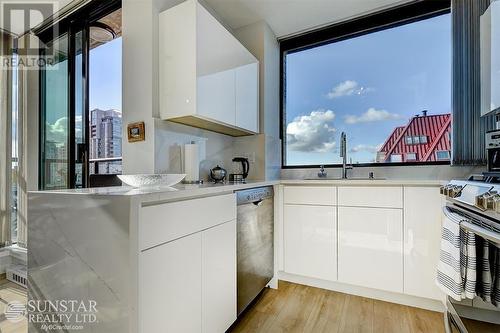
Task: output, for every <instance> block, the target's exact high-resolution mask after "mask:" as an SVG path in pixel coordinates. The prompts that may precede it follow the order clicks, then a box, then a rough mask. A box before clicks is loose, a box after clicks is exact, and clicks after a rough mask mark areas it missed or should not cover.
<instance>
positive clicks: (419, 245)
mask: <svg viewBox="0 0 500 333" xmlns="http://www.w3.org/2000/svg"><path fill="white" fill-rule="evenodd" d="M404 194H405V195H404V198H405V199H404V201H405V203H404V207H405V208H404V217H405V219H404V220H405V228H404V292H405V293H406V294H409V295H413V296H420V297H426V298H433V299H437V300H441V299H442V297H443V296H442V293H441V291H440V290H439V288H438V287H437V286H436V284H435V282H434V281H435V277H436V266H437V263H438V261H439V250H440V244H441V217H442V211H441V195H440V194H439V189H438V188H437V187H405V192H404Z"/></svg>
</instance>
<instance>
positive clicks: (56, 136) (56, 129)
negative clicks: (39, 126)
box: [46, 117, 68, 143]
mask: <svg viewBox="0 0 500 333" xmlns="http://www.w3.org/2000/svg"><path fill="white" fill-rule="evenodd" d="M46 129H47V134H46V135H47V141H51V142H58V143H62V142H66V135H67V133H68V118H67V117H62V118H59V119H57V120H56V121H55V122H54V123H53V124H50V123H47V125H46Z"/></svg>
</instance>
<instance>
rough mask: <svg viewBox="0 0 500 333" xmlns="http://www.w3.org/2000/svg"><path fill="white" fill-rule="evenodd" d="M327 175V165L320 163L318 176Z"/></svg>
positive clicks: (323, 176) (324, 176)
mask: <svg viewBox="0 0 500 333" xmlns="http://www.w3.org/2000/svg"><path fill="white" fill-rule="evenodd" d="M326 176H327V173H326V170H325V166H324V165H320V166H319V172H318V177H319V178H326Z"/></svg>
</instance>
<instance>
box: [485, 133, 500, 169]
mask: <svg viewBox="0 0 500 333" xmlns="http://www.w3.org/2000/svg"><path fill="white" fill-rule="evenodd" d="M485 142H486V152H487V157H488V172H500V130H493V131H489V132H487V133H486V140H485Z"/></svg>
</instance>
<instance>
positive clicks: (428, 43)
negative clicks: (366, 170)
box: [286, 14, 451, 165]
mask: <svg viewBox="0 0 500 333" xmlns="http://www.w3.org/2000/svg"><path fill="white" fill-rule="evenodd" d="M450 37H451V21H450V15H449V14H446V15H442V16H438V17H435V18H431V19H428V20H425V21H420V22H417V23H413V24H408V25H404V26H400V27H397V28H393V29H389V30H384V31H380V32H377V33H372V34H369V35H365V36H361V37H357V38H354V39H349V40H345V41H341V42H338V43H333V44H329V45H325V46H320V47H316V48H313V49H309V50H306V51H302V52H297V53H291V54H288V55H287V58H286V61H287V68H286V75H287V87H286V89H287V91H286V94H287V95H286V112H287V117H286V121H287V124H290V123H291V122H292V124H291V125H288V130H289V131H287V132H288V134H289V135H288V136H287V138H288V140H289V142H291V144H289V145H288V146H287V164H288V165H302V164H331V163H338V162H339V161H340V157H338V148H339V147H338V143H337V142H338V138H339V136H340V132H342V131H346V132H347V134H348V140H349V147H348V148H349V149H350V150H351V152H350V154H349V156H350V157H351V158H352V159H353V162H355V163H356V162H372V160H374V158H375V155H376V150H377V148H378V146H379V145H380V144H382V143H383V142H384V141H385V139H386V138H387V137H388V135H389V134H390V133H391V132H392V129H393V128H394V127H396V126H402V125H405V124H406V123H407V122H408V120H409V119H410V118H411V117H412V116H413V115H415V114H418V113H420V112H421V111H422V110H424V109H427V110H429V114H441V113H449V112H450V108H451V40H450ZM314 111H315V112H314ZM297 117H302V118H297ZM290 134H291V135H290Z"/></svg>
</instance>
